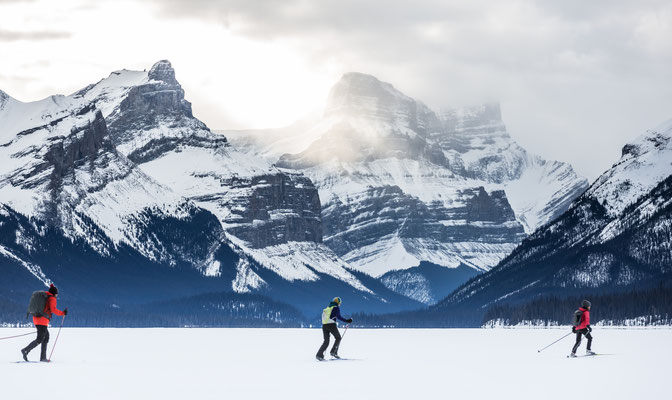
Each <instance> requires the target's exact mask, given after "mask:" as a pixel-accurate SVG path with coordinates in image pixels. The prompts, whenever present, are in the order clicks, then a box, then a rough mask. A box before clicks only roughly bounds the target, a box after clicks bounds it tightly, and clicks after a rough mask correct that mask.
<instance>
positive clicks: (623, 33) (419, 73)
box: [155, 0, 672, 177]
mask: <svg viewBox="0 0 672 400" xmlns="http://www.w3.org/2000/svg"><path fill="white" fill-rule="evenodd" d="M155 6H156V7H157V10H158V14H159V15H160V16H161V17H163V18H190V19H197V20H200V21H203V22H209V23H216V24H221V25H223V26H225V27H226V28H227V29H228V30H229V31H230V32H232V33H233V34H235V35H242V36H245V37H248V38H255V39H258V40H263V41H286V42H288V43H293V44H294V45H295V46H296V47H297V48H299V49H300V50H301V51H302V52H304V53H306V54H310V56H311V57H312V59H313V60H314V62H315V63H316V65H319V64H321V63H325V62H327V61H328V60H330V61H333V60H336V61H337V62H338V63H339V64H340V65H342V67H343V72H346V71H347V70H357V71H360V72H366V73H371V74H373V75H376V76H377V77H379V78H380V79H383V80H386V81H389V82H391V83H393V84H394V85H395V86H396V87H398V88H400V89H401V90H402V91H404V92H406V93H407V94H409V95H411V96H413V97H416V98H418V99H421V100H423V101H425V102H427V103H428V105H430V106H432V107H434V108H441V107H447V106H458V105H465V104H472V103H478V102H481V101H487V100H500V101H501V102H502V107H503V113H504V118H505V121H506V122H507V124H508V125H509V130H510V131H511V132H512V134H514V136H515V137H516V138H517V139H518V140H519V142H521V144H522V145H523V146H525V147H527V148H528V149H530V150H532V151H534V152H537V153H540V154H542V155H543V156H545V157H547V158H555V159H561V160H567V161H571V162H572V163H574V164H575V165H576V166H578V168H579V170H580V171H581V172H583V173H585V174H587V175H588V176H589V177H595V176H597V175H598V174H599V173H601V172H602V171H603V170H604V169H606V168H607V167H608V166H609V165H610V164H611V162H613V161H615V160H616V159H617V158H618V156H619V155H620V147H621V146H622V145H623V144H624V143H625V142H627V141H628V140H630V139H631V138H633V137H634V136H636V135H638V134H639V133H641V131H643V130H644V129H646V128H649V127H652V126H656V125H657V124H658V123H659V122H661V121H662V120H664V119H667V118H670V117H672V110H670V109H669V106H670V102H669V99H670V98H672V78H671V76H672V75H670V74H669V66H670V65H672V3H670V2H669V1H667V0H642V1H636V2H633V1H626V0H623V1H613V0H595V1H590V2H586V1H583V0H565V1H556V0H539V1H527V0H519V1H507V2H492V1H486V0H472V1H447V0H415V1H413V2H382V1H377V0H340V1H307V0H285V1H254V2H252V1H247V0H228V1H209V0H192V1H189V2H183V1H179V0H156V1H155ZM595 148H599V149H600V152H598V153H599V154H598V155H595V154H594V153H595V152H594V150H593V149H595Z"/></svg>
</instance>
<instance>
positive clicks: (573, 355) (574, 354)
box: [567, 353, 576, 358]
mask: <svg viewBox="0 0 672 400" xmlns="http://www.w3.org/2000/svg"><path fill="white" fill-rule="evenodd" d="M567 357H569V358H576V353H571V354H570V355H568V356H567Z"/></svg>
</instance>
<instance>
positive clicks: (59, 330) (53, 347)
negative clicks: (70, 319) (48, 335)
mask: <svg viewBox="0 0 672 400" xmlns="http://www.w3.org/2000/svg"><path fill="white" fill-rule="evenodd" d="M64 322H65V315H64V316H63V319H62V320H61V327H60V328H58V333H57V334H56V340H54V345H53V346H52V348H51V353H50V354H49V362H51V356H53V355H54V349H55V348H56V343H58V337H59V336H60V335H61V329H63V323H64Z"/></svg>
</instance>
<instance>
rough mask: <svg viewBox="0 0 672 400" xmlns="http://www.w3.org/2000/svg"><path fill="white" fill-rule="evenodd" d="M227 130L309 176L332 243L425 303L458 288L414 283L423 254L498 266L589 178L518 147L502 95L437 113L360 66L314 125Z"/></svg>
mask: <svg viewBox="0 0 672 400" xmlns="http://www.w3.org/2000/svg"><path fill="white" fill-rule="evenodd" d="M227 136H228V137H229V139H230V140H232V143H234V145H236V146H238V147H240V148H241V149H242V150H244V151H247V152H248V153H251V154H256V155H260V156H262V157H265V158H267V159H271V160H277V161H276V165H277V166H280V167H285V168H292V169H295V170H298V171H300V172H302V173H303V174H305V175H306V176H308V177H310V178H311V180H312V181H313V183H314V184H315V186H316V187H317V188H318V190H319V194H320V199H321V201H322V221H323V224H324V242H325V244H326V245H327V246H329V247H330V248H331V249H333V250H334V251H335V252H336V253H337V254H338V255H339V256H341V257H342V258H343V259H345V260H346V261H347V262H349V263H350V265H352V266H353V267H354V268H356V269H358V270H360V271H363V272H366V273H367V274H371V275H373V276H376V277H380V278H381V279H382V280H383V282H386V285H388V287H390V288H394V289H395V290H400V293H404V294H406V295H409V296H412V297H413V298H416V299H418V300H421V301H424V302H426V303H431V302H433V301H435V300H437V299H438V298H440V297H442V296H444V295H446V294H448V292H436V291H428V290H423V289H421V288H419V287H415V286H414V285H409V284H408V282H409V281H414V280H415V281H417V282H426V281H427V273H426V272H427V271H423V267H420V268H416V267H418V266H419V265H420V264H421V262H423V261H424V262H428V263H430V264H432V265H440V266H445V267H450V268H457V267H460V266H463V267H464V266H466V267H469V268H471V269H472V271H473V274H476V273H478V272H483V271H487V270H488V269H490V268H491V267H492V266H494V265H496V264H497V263H498V262H499V261H500V260H501V259H503V258H504V257H505V256H507V255H508V254H509V253H510V252H511V251H512V250H513V249H514V248H515V247H516V246H517V245H518V244H519V243H520V242H521V241H522V239H523V238H524V237H525V236H526V235H527V234H529V233H531V232H532V231H534V230H535V229H536V228H537V227H539V226H541V225H543V224H545V223H547V222H549V221H551V220H552V219H554V218H555V217H557V216H558V215H560V214H562V213H563V212H564V211H565V210H566V209H567V207H568V206H569V204H570V202H571V201H572V200H573V199H574V198H575V197H576V196H578V195H579V194H580V193H582V192H583V191H584V190H585V189H586V188H587V186H588V184H587V181H586V180H585V179H584V178H581V177H579V176H577V174H576V173H575V172H574V171H573V169H572V167H571V166H570V165H569V164H566V163H561V162H555V161H546V160H543V159H542V158H540V157H538V156H534V155H531V154H529V153H528V152H526V151H525V150H524V149H523V148H521V147H520V146H518V145H517V144H516V142H515V141H514V140H513V138H511V136H510V135H509V134H508V132H507V131H506V127H505V126H504V124H503V122H502V119H501V112H500V108H499V105H497V104H487V105H483V106H479V107H472V108H466V109H459V110H447V111H443V112H441V113H437V112H434V111H432V110H431V109H429V108H428V107H427V106H426V105H424V104H423V103H421V102H419V101H417V100H414V99H412V98H410V97H408V96H406V95H404V94H403V93H401V92H400V91H398V90H397V89H395V88H394V87H393V86H392V85H391V84H389V83H386V82H382V81H380V80H378V79H376V78H375V77H373V76H370V75H365V74H360V73H348V74H345V75H344V76H343V77H342V79H341V80H340V81H339V82H338V83H336V85H335V86H334V87H333V88H332V90H331V92H330V94H329V98H328V101H327V106H326V109H325V111H324V114H323V116H322V118H321V119H318V120H317V121H315V122H314V123H312V124H307V123H301V124H297V125H295V126H292V127H288V128H284V129H279V130H267V131H237V132H227ZM427 265H429V264H427ZM407 269H408V271H407V272H406V273H404V274H400V273H399V272H398V271H399V270H407ZM445 272H446V274H448V273H451V271H449V270H448V269H445ZM409 274H410V275H414V276H413V277H410V276H409ZM473 274H472V275H473ZM453 275H454V274H453ZM433 276H434V278H433V279H440V278H437V277H436V274H433ZM462 276H463V277H464V276H466V277H468V276H469V275H462ZM450 279H453V278H450ZM402 281H403V282H402ZM445 283H446V285H444V286H445V287H450V288H452V287H454V286H451V285H450V284H449V282H448V280H446V282H445ZM453 283H454V282H453ZM425 287H426V286H425ZM398 288H405V289H398Z"/></svg>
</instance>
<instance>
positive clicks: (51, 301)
mask: <svg viewBox="0 0 672 400" xmlns="http://www.w3.org/2000/svg"><path fill="white" fill-rule="evenodd" d="M44 313H45V314H47V317H33V324H35V325H44V326H48V325H49V320H50V319H51V314H56V315H65V314H63V311H61V310H59V309H58V308H56V296H54V295H53V294H51V293H49V292H47V304H46V305H45V306H44Z"/></svg>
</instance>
